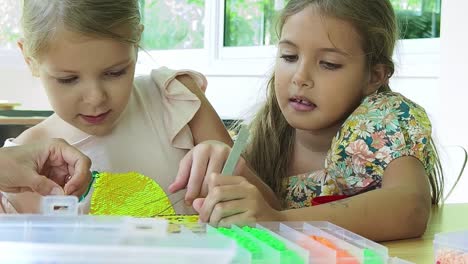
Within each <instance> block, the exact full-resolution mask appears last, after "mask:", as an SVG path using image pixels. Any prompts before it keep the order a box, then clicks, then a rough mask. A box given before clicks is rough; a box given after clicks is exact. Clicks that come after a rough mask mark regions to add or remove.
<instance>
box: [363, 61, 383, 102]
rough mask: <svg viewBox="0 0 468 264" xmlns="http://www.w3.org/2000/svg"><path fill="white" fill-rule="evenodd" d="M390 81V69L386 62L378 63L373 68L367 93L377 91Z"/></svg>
mask: <svg viewBox="0 0 468 264" xmlns="http://www.w3.org/2000/svg"><path fill="white" fill-rule="evenodd" d="M387 83H388V71H387V66H386V65H385V64H377V65H374V66H373V67H372V68H371V71H370V75H369V82H368V84H367V89H366V91H365V93H366V95H370V94H373V93H375V92H376V91H377V90H378V89H379V88H380V87H381V86H382V85H384V84H387Z"/></svg>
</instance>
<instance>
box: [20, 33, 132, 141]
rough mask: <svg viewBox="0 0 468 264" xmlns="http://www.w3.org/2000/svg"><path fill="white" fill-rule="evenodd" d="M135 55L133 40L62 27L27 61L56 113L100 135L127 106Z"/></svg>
mask: <svg viewBox="0 0 468 264" xmlns="http://www.w3.org/2000/svg"><path fill="white" fill-rule="evenodd" d="M136 59H137V55H136V48H135V46H134V45H131V44H126V43H122V42H119V41H116V40H112V39H105V38H92V37H87V36H84V35H82V34H78V33H74V32H71V31H66V30H62V31H60V32H59V33H58V35H57V36H56V38H54V40H53V41H51V43H50V45H49V46H48V49H47V50H46V51H45V52H44V54H42V56H40V57H39V59H38V60H37V61H36V62H32V63H29V64H30V67H31V69H32V71H33V74H34V75H37V76H39V77H40V79H41V81H42V83H43V85H44V87H45V89H46V92H47V95H48V97H49V101H50V103H51V105H52V108H53V109H54V111H55V112H56V113H57V114H58V116H60V117H61V118H62V119H63V120H64V121H66V122H67V123H69V124H71V125H73V126H74V127H76V128H78V129H80V130H81V131H83V132H85V133H87V134H90V135H96V136H103V135H106V134H108V133H110V132H111V131H112V129H113V127H114V125H115V124H116V122H117V120H118V118H119V116H120V115H121V114H122V112H123V111H124V109H125V107H126V106H127V103H128V101H129V98H130V94H131V91H132V88H133V78H134V72H135V64H136Z"/></svg>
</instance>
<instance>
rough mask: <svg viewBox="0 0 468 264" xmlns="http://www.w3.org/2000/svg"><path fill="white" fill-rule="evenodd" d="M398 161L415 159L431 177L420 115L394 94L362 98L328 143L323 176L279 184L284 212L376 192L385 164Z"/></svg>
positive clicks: (430, 152) (427, 132) (426, 130)
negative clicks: (323, 200) (321, 200)
mask: <svg viewBox="0 0 468 264" xmlns="http://www.w3.org/2000/svg"><path fill="white" fill-rule="evenodd" d="M402 156H414V157H416V158H417V159H419V160H420V161H421V162H422V164H423V165H424V168H425V170H426V173H427V174H428V175H429V174H431V173H432V170H433V168H434V164H435V150H434V146H433V145H432V143H431V123H430V121H429V118H428V117H427V115H426V112H425V111H424V109H423V108H422V107H421V106H419V105H417V104H416V103H414V102H412V101H410V100H409V99H407V98H405V97H404V96H403V95H401V94H399V93H395V92H383V93H376V94H372V95H370V96H368V97H366V98H365V99H364V100H363V102H362V103H361V105H360V106H359V107H358V108H356V110H355V111H354V112H353V113H352V114H351V115H350V116H349V117H348V118H347V119H346V121H345V122H344V123H343V125H342V127H341V129H340V130H339V131H338V133H337V134H336V136H335V137H334V138H333V140H332V144H331V148H330V150H329V151H328V153H327V157H326V160H325V166H324V169H323V170H319V171H314V172H311V173H305V174H301V175H295V176H291V177H288V178H286V179H285V180H284V184H285V186H286V192H285V195H286V197H285V201H286V206H287V208H301V207H306V206H311V205H312V199H313V198H315V197H319V196H329V195H346V196H352V195H355V194H358V193H362V192H364V191H368V190H373V189H376V188H380V187H381V184H382V176H383V174H384V171H385V168H386V167H387V166H388V164H389V163H390V162H391V161H393V160H394V159H397V158H399V157H402Z"/></svg>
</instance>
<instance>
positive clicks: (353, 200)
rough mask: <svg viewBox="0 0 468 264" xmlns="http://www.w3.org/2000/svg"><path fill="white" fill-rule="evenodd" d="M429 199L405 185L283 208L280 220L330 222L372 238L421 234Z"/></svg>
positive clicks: (428, 212)
mask: <svg viewBox="0 0 468 264" xmlns="http://www.w3.org/2000/svg"><path fill="white" fill-rule="evenodd" d="M429 214H430V200H427V197H424V196H423V195H421V194H419V193H415V192H414V191H411V190H410V189H405V188H404V187H398V188H387V189H378V190H375V191H370V192H367V193H364V194H361V195H356V196H353V197H350V198H347V199H343V200H339V201H335V202H332V203H328V204H322V205H319V206H312V207H307V208H300V209H290V210H284V211H282V212H281V213H280V215H281V218H282V219H272V220H280V221H329V222H332V223H334V224H336V225H339V226H341V227H343V228H346V229H348V230H350V231H352V232H355V233H357V234H360V235H362V236H364V237H367V238H369V239H372V240H375V241H385V240H394V239H403V238H412V237H418V236H421V235H422V234H423V233H424V231H425V229H426V224H427V221H428V218H429Z"/></svg>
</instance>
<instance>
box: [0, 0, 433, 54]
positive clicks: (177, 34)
mask: <svg viewBox="0 0 468 264" xmlns="http://www.w3.org/2000/svg"><path fill="white" fill-rule="evenodd" d="M139 1H140V4H141V11H142V18H143V21H144V25H145V31H144V34H143V40H142V46H143V47H144V48H145V49H146V50H153V49H184V48H203V44H204V31H205V25H204V16H205V14H204V11H205V0H139ZM212 1H222V0H212ZM390 1H391V3H392V5H393V6H394V8H395V12H396V14H397V18H398V24H399V28H400V32H401V38H405V39H412V38H437V37H439V36H440V5H441V0H390ZM20 2H21V1H19V0H0V13H1V14H2V16H0V48H1V47H10V48H11V47H14V46H15V43H16V41H17V39H18V38H19V37H20V35H21V33H20V30H19V19H20ZM286 2H287V0H224V3H225V10H224V15H225V19H224V20H225V25H224V46H226V47H236V46H263V45H272V44H275V43H276V42H277V32H276V20H277V16H278V14H279V10H280V9H281V7H282V6H281V3H286Z"/></svg>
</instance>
